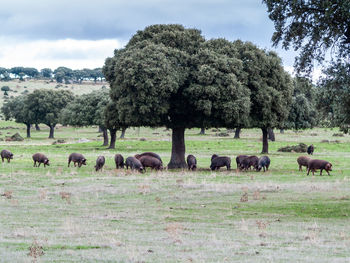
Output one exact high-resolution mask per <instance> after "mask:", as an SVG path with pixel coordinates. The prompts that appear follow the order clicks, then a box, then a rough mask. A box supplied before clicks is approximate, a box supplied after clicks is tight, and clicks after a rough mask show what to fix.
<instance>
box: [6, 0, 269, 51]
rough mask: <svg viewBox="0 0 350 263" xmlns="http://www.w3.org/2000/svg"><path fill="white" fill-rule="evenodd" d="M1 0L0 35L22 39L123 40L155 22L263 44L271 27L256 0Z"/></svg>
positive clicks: (262, 8)
mask: <svg viewBox="0 0 350 263" xmlns="http://www.w3.org/2000/svg"><path fill="white" fill-rule="evenodd" d="M1 6H2V7H1V9H2V11H1V12H0V23H1V25H2V35H10V36H20V37H22V38H27V39H52V40H55V39H62V38H74V39H91V40H97V39H105V38H119V39H122V40H126V39H129V38H130V37H131V36H132V35H133V34H134V33H135V32H136V31H137V30H140V29H143V28H144V27H146V26H148V25H151V24H159V23H180V24H183V25H185V26H186V27H196V28H198V29H201V30H202V32H203V33H204V34H205V35H206V36H207V37H208V38H214V37H219V36H221V37H226V38H228V39H235V38H244V39H243V40H252V41H254V39H256V38H259V40H258V41H263V42H264V45H265V44H267V43H269V41H270V38H271V33H272V30H271V29H272V23H271V22H270V21H269V20H268V17H267V12H266V8H265V7H264V6H263V5H262V4H261V0H235V1H232V0H217V1H215V0H212V1H208V0H207V1H203V0H202V1H200V0H178V1H170V0H163V1H161V0H148V1H141V0H139V1H136V0H128V1H121V0H120V1H113V0H89V1H86V0H69V1H68V0H50V1H42V0H31V1H28V0H2V1H1ZM266 23H268V25H269V26H268V27H266ZM252 30H253V31H255V32H256V33H254V32H253V34H252V33H251V31H252ZM267 31H268V32H267ZM262 32H267V33H266V34H263V33H262ZM249 38H250V39H249Z"/></svg>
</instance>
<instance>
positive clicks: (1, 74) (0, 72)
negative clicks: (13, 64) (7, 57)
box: [0, 67, 8, 79]
mask: <svg viewBox="0 0 350 263" xmlns="http://www.w3.org/2000/svg"><path fill="white" fill-rule="evenodd" d="M7 73H8V70H7V69H6V68H2V67H0V77H1V79H3V78H4V77H5V74H7Z"/></svg>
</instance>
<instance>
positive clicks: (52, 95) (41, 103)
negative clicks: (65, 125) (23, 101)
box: [27, 89, 74, 138]
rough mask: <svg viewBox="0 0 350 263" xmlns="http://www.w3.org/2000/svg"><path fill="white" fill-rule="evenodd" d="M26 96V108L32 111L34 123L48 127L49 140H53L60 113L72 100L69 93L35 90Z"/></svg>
mask: <svg viewBox="0 0 350 263" xmlns="http://www.w3.org/2000/svg"><path fill="white" fill-rule="evenodd" d="M27 96H28V108H29V109H30V110H31V111H32V113H33V117H32V119H33V120H34V123H44V124H46V125H47V126H49V127H50V135H49V138H54V128H55V126H56V124H57V123H59V117H60V114H61V111H62V110H63V109H64V108H65V107H66V106H67V104H68V103H69V102H71V101H73V99H74V95H73V93H72V92H71V91H67V90H46V89H37V90H35V91H34V92H33V93H30V94H28V95H27Z"/></svg>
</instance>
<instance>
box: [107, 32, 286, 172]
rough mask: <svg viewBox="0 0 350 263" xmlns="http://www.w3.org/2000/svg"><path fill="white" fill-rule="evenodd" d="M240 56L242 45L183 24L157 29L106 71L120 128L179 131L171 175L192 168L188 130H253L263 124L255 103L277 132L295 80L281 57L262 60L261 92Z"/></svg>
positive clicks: (118, 53)
mask: <svg viewBox="0 0 350 263" xmlns="http://www.w3.org/2000/svg"><path fill="white" fill-rule="evenodd" d="M242 46H245V45H244V44H243V43H242ZM254 48H255V50H256V51H257V52H258V51H259V49H258V48H256V47H254ZM240 51H241V50H240V47H239V45H237V44H236V43H233V42H230V41H227V40H224V39H217V40H210V41H206V40H205V39H204V38H203V36H202V35H201V33H200V31H199V30H197V29H185V28H184V27H183V26H181V25H153V26H149V27H146V28H145V29H144V30H142V31H138V32H137V33H136V34H135V35H134V36H133V37H132V38H131V39H130V41H129V42H128V44H127V45H126V47H125V48H123V49H119V50H115V53H114V57H112V58H107V59H106V62H105V65H104V67H103V72H104V75H105V77H106V79H107V81H109V83H110V86H111V92H110V95H111V99H112V101H113V103H114V104H115V106H114V107H111V108H112V109H117V111H118V116H116V118H118V123H119V124H122V125H126V126H151V127H156V126H166V127H168V128H171V129H172V130H173V134H172V143H173V146H172V157H171V161H170V163H169V165H168V167H169V168H178V167H184V166H185V160H184V153H185V144H184V130H185V129H186V128H193V127H228V128H234V127H237V125H240V126H245V127H247V126H249V125H253V120H255V119H258V118H253V116H254V115H250V113H251V110H250V109H251V107H253V105H252V101H251V98H253V97H254V96H255V97H257V98H258V99H256V101H259V102H260V103H261V104H262V106H261V107H259V108H258V109H259V110H263V111H265V112H264V113H266V119H265V120H263V121H265V122H264V123H263V124H264V125H265V124H266V125H272V126H274V125H277V122H278V121H279V120H280V119H282V118H283V117H284V116H286V115H287V113H285V110H284V109H282V107H283V106H286V107H287V106H288V94H290V93H291V91H290V90H289V86H288V83H289V77H288V74H287V73H285V72H284V70H283V67H282V66H281V61H280V59H279V58H278V57H277V56H276V55H275V54H273V53H270V52H265V51H261V55H257V57H260V56H261V57H263V60H264V59H265V60H266V61H265V60H264V61H265V64H264V65H263V66H261V65H260V64H254V65H253V66H254V67H255V68H258V67H261V68H262V70H261V71H260V72H259V74H262V75H261V76H260V79H259V81H260V82H259V81H256V82H258V84H256V85H261V90H259V89H256V90H253V89H252V88H251V87H250V86H249V85H247V82H248V81H247V78H248V77H247V76H248V73H249V72H245V71H244V69H245V64H244V61H243V60H242V57H241V56H240ZM243 57H244V56H243ZM248 60H249V59H248ZM260 62H261V61H259V60H256V61H255V63H260ZM264 68H265V69H264ZM251 83H255V82H253V81H251ZM285 89H286V90H285ZM252 91H253V92H256V94H253V92H252ZM264 101H266V102H264ZM279 107H281V108H279ZM287 108H288V107H287ZM274 111H276V113H275V114H274ZM278 111H280V112H278ZM271 113H272V114H271ZM269 114H270V118H269V120H268V118H267V116H268V115H269ZM250 116H252V117H250ZM264 116H265V115H264ZM280 116H281V118H280ZM271 119H272V120H271ZM250 121H251V123H252V124H249V122H250ZM259 121H261V120H259ZM256 123H257V121H256V122H255V123H254V125H255V124H256ZM259 124H261V123H259ZM258 127H261V126H258Z"/></svg>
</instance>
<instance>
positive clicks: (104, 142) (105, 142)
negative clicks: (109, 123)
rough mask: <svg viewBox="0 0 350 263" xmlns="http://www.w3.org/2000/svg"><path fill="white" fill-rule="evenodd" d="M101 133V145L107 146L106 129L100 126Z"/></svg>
mask: <svg viewBox="0 0 350 263" xmlns="http://www.w3.org/2000/svg"><path fill="white" fill-rule="evenodd" d="M102 133H103V145H102V146H108V131H107V129H106V128H102Z"/></svg>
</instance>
